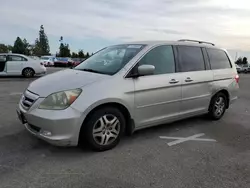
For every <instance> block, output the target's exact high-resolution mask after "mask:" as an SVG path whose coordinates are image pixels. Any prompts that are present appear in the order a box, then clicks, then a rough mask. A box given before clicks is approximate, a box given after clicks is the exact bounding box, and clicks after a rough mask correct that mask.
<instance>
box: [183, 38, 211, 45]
mask: <svg viewBox="0 0 250 188" xmlns="http://www.w3.org/2000/svg"><path fill="white" fill-rule="evenodd" d="M178 41H179V42H198V43H199V44H210V45H212V46H215V44H214V43H211V42H205V41H200V40H190V39H181V40H178Z"/></svg>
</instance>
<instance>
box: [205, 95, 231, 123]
mask: <svg viewBox="0 0 250 188" xmlns="http://www.w3.org/2000/svg"><path fill="white" fill-rule="evenodd" d="M226 108H227V98H226V96H225V95H224V94H223V93H218V94H217V95H215V96H214V97H213V99H212V100H211V103H210V107H209V116H210V117H211V118H212V119H213V120H219V119H221V118H222V116H223V115H224V113H225V111H226Z"/></svg>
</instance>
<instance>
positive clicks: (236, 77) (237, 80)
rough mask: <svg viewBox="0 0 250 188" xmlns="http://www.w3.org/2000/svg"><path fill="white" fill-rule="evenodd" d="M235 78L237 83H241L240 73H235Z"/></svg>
mask: <svg viewBox="0 0 250 188" xmlns="http://www.w3.org/2000/svg"><path fill="white" fill-rule="evenodd" d="M234 79H235V81H236V83H239V80H240V77H239V75H238V74H236V75H235V77H234Z"/></svg>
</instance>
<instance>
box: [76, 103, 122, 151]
mask: <svg viewBox="0 0 250 188" xmlns="http://www.w3.org/2000/svg"><path fill="white" fill-rule="evenodd" d="M112 122H113V124H112ZM125 124H126V121H125V118H124V116H123V114H122V113H121V112H120V110H118V109H117V108H113V107H104V108H100V109H98V110H96V111H94V112H93V113H92V114H91V116H90V117H89V118H88V119H87V121H86V123H84V125H83V126H84V127H82V129H84V130H83V131H81V135H80V140H81V142H82V141H83V140H86V141H87V143H88V145H89V146H90V147H91V148H92V149H93V150H95V151H106V150H110V149H112V148H114V147H115V146H116V145H117V144H118V143H119V142H120V138H121V135H122V134H123V132H124V128H125ZM82 144H83V143H82ZM82 144H80V145H82Z"/></svg>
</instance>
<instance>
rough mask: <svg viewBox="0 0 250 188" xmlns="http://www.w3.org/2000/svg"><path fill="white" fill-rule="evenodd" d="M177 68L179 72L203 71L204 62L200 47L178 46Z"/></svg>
mask: <svg viewBox="0 0 250 188" xmlns="http://www.w3.org/2000/svg"><path fill="white" fill-rule="evenodd" d="M177 51H178V60H179V64H178V68H179V71H180V72H191V71H203V70H205V62H204V58H203V54H202V50H201V48H200V47H195V46H178V47H177Z"/></svg>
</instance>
